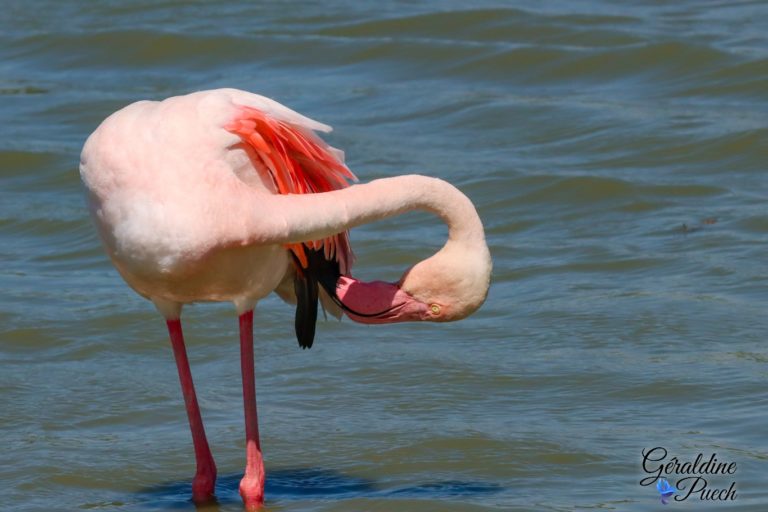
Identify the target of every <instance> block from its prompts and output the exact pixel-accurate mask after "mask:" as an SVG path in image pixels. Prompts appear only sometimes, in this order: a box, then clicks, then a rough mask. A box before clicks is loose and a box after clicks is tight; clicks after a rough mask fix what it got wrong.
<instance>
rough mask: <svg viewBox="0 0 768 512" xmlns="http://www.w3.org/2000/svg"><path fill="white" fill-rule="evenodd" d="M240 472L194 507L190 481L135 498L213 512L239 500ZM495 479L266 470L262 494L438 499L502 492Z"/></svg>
mask: <svg viewBox="0 0 768 512" xmlns="http://www.w3.org/2000/svg"><path fill="white" fill-rule="evenodd" d="M241 478H242V474H239V473H238V474H231V475H223V476H219V478H218V479H217V481H216V499H215V501H213V502H211V503H206V504H204V505H199V506H197V507H195V506H194V505H193V504H192V502H191V500H190V496H191V495H192V486H191V482H190V481H183V482H168V483H164V484H159V485H156V486H152V487H148V488H145V489H143V490H142V491H140V492H139V493H138V496H137V498H138V501H139V502H140V503H141V504H142V505H143V506H144V507H146V508H148V509H152V510H154V509H157V510H192V509H194V508H197V510H199V511H201V512H217V511H219V510H220V507H222V506H226V507H227V508H229V506H230V505H232V504H239V503H241V501H240V495H239V492H238V489H239V484H240V479H241ZM502 489H503V488H502V487H501V486H500V485H498V484H495V483H487V482H470V481H462V480H446V481H438V482H425V483H421V484H415V485H409V486H404V487H394V488H390V489H382V488H380V487H379V486H377V485H376V484H375V482H374V481H372V480H369V479H366V478H360V477H356V476H350V475H345V474H342V473H339V472H338V471H334V470H325V469H319V468H289V469H278V470H274V471H270V472H268V474H267V482H266V488H265V490H264V493H265V494H266V497H267V508H268V507H269V502H273V503H274V502H279V501H292V500H302V499H316V500H326V501H333V500H341V499H351V498H382V499H386V498H398V499H402V498H422V499H425V498H432V499H444V498H455V497H471V496H478V495H488V494H494V493H497V492H501V491H502Z"/></svg>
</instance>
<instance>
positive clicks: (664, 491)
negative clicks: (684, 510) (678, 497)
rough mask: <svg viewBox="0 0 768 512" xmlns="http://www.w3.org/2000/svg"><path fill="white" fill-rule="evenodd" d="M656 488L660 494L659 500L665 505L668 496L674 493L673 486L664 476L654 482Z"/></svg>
mask: <svg viewBox="0 0 768 512" xmlns="http://www.w3.org/2000/svg"><path fill="white" fill-rule="evenodd" d="M656 490H657V491H659V494H661V502H662V503H663V504H664V505H666V504H667V503H669V501H668V500H669V498H670V497H671V496H672V495H673V494H675V488H674V487H672V486H671V485H669V482H667V479H666V478H662V479H661V480H659V481H658V482H656Z"/></svg>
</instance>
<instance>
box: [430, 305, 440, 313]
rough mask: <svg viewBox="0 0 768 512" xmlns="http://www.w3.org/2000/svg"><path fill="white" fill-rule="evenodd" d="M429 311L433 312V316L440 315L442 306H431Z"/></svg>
mask: <svg viewBox="0 0 768 512" xmlns="http://www.w3.org/2000/svg"><path fill="white" fill-rule="evenodd" d="M429 310H430V311H431V312H432V314H433V315H439V314H440V306H439V305H438V304H431V305H430V306H429Z"/></svg>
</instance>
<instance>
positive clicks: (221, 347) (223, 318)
mask: <svg viewBox="0 0 768 512" xmlns="http://www.w3.org/2000/svg"><path fill="white" fill-rule="evenodd" d="M766 20H768V5H766V4H765V3H764V2H748V1H745V2H729V1H725V0H722V1H694V0H685V1H680V2H675V3H664V2H650V1H645V2H643V1H641V2H631V3H614V2H607V1H597V0H596V1H585V2H566V1H562V2H558V1H551V2H544V3H539V2H531V1H522V2H516V3H515V4H514V7H509V6H507V5H506V4H504V3H502V2H491V1H487V2H479V3H473V4H471V5H470V4H469V3H467V2H449V1H446V2H436V3H428V2H421V3H420V2H405V1H402V2H391V3H379V2H372V1H358V2H352V1H347V2H345V1H334V2H295V3H287V2H265V3H258V4H256V3H253V4H252V3H249V2H239V3H234V4H233V3H224V2H181V1H166V2H148V1H144V2H130V3H129V2H117V1H110V2H98V3H97V2H67V1H61V2H57V1H52V0H51V1H27V2H20V1H16V0H6V1H5V2H3V6H2V12H0V119H2V123H0V180H1V181H0V183H2V186H1V187H0V255H1V256H0V258H1V259H0V261H2V265H0V290H2V293H1V294H0V441H2V452H1V453H2V461H3V463H2V464H1V465H0V489H2V498H0V499H1V500H2V505H0V508H2V509H3V510H14V511H38V510H56V509H60V510H81V509H98V510H126V511H159V510H193V509H194V507H193V505H192V504H191V503H190V502H189V501H188V499H189V481H190V479H191V476H192V474H193V472H194V457H193V452H192V447H191V440H190V435H189V432H188V427H187V423H186V416H185V412H184V407H183V403H182V400H181V393H180V391H179V384H178V382H177V378H176V372H175V368H174V363H173V357H172V353H171V350H170V346H169V343H168V342H167V339H166V331H165V326H164V324H163V321H162V319H161V318H160V317H159V316H158V315H157V314H156V312H155V311H154V308H153V307H152V306H151V305H150V304H149V303H147V302H146V301H144V300H143V299H141V298H139V297H138V296H136V295H135V294H134V293H133V292H132V291H131V290H129V289H128V287H127V286H126V285H125V284H124V283H123V282H122V281H121V279H120V278H119V276H118V275H117V273H116V272H115V271H114V270H113V269H112V267H111V266H110V264H109V262H108V261H107V258H106V257H105V256H104V254H103V252H102V250H101V248H100V247H99V244H98V240H97V238H96V236H95V232H94V229H93V226H92V225H91V223H90V220H89V219H88V217H87V211H86V209H85V206H84V201H83V195H82V187H81V185H80V182H79V176H78V172H77V163H78V157H79V151H80V148H81V146H82V144H83V142H84V140H85V138H86V137H87V135H88V134H89V133H90V132H91V131H92V130H93V129H94V128H95V127H96V126H97V124H98V123H99V122H100V121H101V120H102V119H103V118H104V117H106V116H107V115H108V114H110V113H111V112H113V111H115V110H117V109H118V108H120V107H122V106H124V105H126V104H128V103H130V102H133V101H136V100H138V99H144V98H153V99H159V98H163V97H167V96H172V95H176V94H181V93H184V92H189V91H193V90H199V89H209V88H215V87H222V86H231V87H238V88H243V89H248V90H251V91H254V92H259V93H261V94H264V95H267V96H270V97H273V98H275V99H277V100H279V101H281V102H283V103H285V104H287V105H290V106H291V107H293V108H295V109H297V110H299V111H301V112H303V113H305V114H307V115H309V116H311V117H314V118H316V119H318V120H320V121H323V122H326V123H328V124H331V125H333V126H334V127H335V129H336V130H335V132H334V133H333V134H332V135H331V136H330V138H329V140H330V141H331V142H332V143H333V144H334V145H336V146H338V147H341V148H343V149H345V150H346V153H347V161H348V163H349V164H350V166H351V168H352V169H353V170H354V171H355V172H356V173H357V174H358V175H359V176H360V177H361V179H362V180H364V181H367V180H370V179H373V178H377V177H382V176H392V175H396V174H403V173H410V172H419V173H422V174H428V175H433V176H439V177H442V178H444V179H446V180H449V181H451V182H452V183H454V184H456V185H457V186H459V187H460V188H461V189H462V190H464V191H465V192H466V193H467V194H468V195H469V196H470V197H471V198H472V200H473V201H474V202H475V203H476V205H477V207H478V210H479V212H480V214H481V216H482V218H483V220H484V222H485V224H486V229H487V236H488V241H489V244H490V246H491V251H492V254H493V257H494V263H495V267H494V275H493V284H492V288H491V292H490V295H489V297H488V301H487V303H486V304H485V306H484V307H483V308H482V309H481V310H480V312H478V313H477V314H476V315H475V316H473V317H472V318H470V319H468V320H465V321H463V322H460V323H455V324H446V325H435V324H429V325H416V324H407V325H394V326H363V325H357V324H353V323H351V322H349V321H344V322H341V323H338V322H335V321H328V322H321V323H320V325H319V326H318V334H317V339H316V343H315V347H313V348H312V350H311V351H302V350H299V349H298V347H297V344H296V341H295V339H294V337H293V332H292V325H293V324H292V322H293V308H292V307H291V306H288V305H286V304H283V303H282V302H280V301H279V300H278V299H277V298H270V299H269V300H265V301H263V302H262V303H260V305H259V307H258V308H257V314H256V321H255V323H256V339H257V341H256V365H257V388H258V397H259V415H260V421H261V430H262V444H263V447H264V452H265V458H266V467H267V472H268V480H267V509H268V510H274V511H294V510H296V511H298V510H301V511H307V510H308V511H331V510H333V511H359V510H388V511H389V510H401V511H407V510H414V511H417V510H418V511H429V510H436V511H437V510H439V511H480V510H482V511H486V510H499V511H510V510H519V511H529V510H552V511H574V510H583V509H606V510H619V511H648V510H660V509H662V508H663V505H661V504H660V503H659V496H658V493H657V492H656V490H655V486H654V485H651V486H647V487H644V486H641V485H640V484H639V482H640V480H641V479H643V478H645V477H647V476H648V475H647V473H645V472H644V471H643V467H642V451H643V450H644V449H649V448H652V447H655V446H663V447H665V448H666V449H667V450H668V457H667V461H668V460H669V459H671V458H672V457H678V459H680V460H681V461H691V460H693V459H695V457H696V455H698V454H703V456H704V457H705V458H707V457H709V456H710V455H711V454H716V456H717V458H718V460H723V461H728V462H736V468H737V470H736V472H735V474H733V475H725V476H723V475H715V476H708V477H707V479H708V482H709V487H710V488H715V487H717V488H727V487H728V486H729V485H730V484H731V482H736V489H737V496H736V499H735V500H728V501H722V502H715V503H702V502H701V501H699V499H698V495H697V496H694V497H691V498H689V499H687V500H685V501H683V502H673V503H671V504H670V505H668V507H669V509H673V508H674V509H682V510H724V511H725V510H728V511H755V512H757V511H764V510H766V509H768V434H766V424H767V423H768V412H767V411H768V395H766V377H768V351H767V350H766V346H765V342H766V332H768V320H766V315H765V311H766V302H767V300H768V289H767V286H768V278H767V277H766V270H765V268H766V267H765V265H766V247H767V246H766V235H768V211H767V210H766V191H768V178H767V177H766V176H767V175H766V172H765V171H766V165H768V164H767V163H766V162H768V31H766ZM444 236H445V229H444V228H443V226H442V225H441V224H440V222H439V221H438V220H436V219H434V218H432V217H430V216H428V215H425V214H424V215H422V214H413V215H408V216H405V217H403V218H400V219H397V220H392V221H387V222H381V223H378V224H374V225H369V226H365V227H361V228H359V229H356V230H354V231H353V233H352V242H353V245H354V247H355V250H356V252H357V254H358V264H357V267H356V270H355V272H356V274H357V275H359V276H360V277H362V278H365V279H372V278H384V279H396V278H397V277H398V276H399V274H400V271H401V270H402V269H403V268H404V267H406V266H407V265H409V264H411V263H413V262H415V261H416V260H417V259H420V258H422V257H424V256H426V255H428V254H429V253H430V252H432V251H434V250H435V249H436V248H438V247H439V246H440V245H441V243H442V241H443V238H444ZM185 311H186V313H185V318H184V319H185V330H186V333H187V337H188V349H189V353H190V359H191V362H192V370H193V373H194V376H195V379H196V383H197V387H198V393H199V398H200V401H201V406H202V409H203V417H204V420H205V422H206V426H207V428H208V433H209V438H210V440H211V444H212V449H213V452H214V455H215V457H216V459H217V463H218V467H219V473H220V475H221V477H220V481H219V486H218V487H217V494H218V497H219V505H218V506H217V507H213V508H211V509H209V510H221V511H236V510H240V507H241V505H240V500H239V497H238V496H237V482H238V480H239V477H240V475H241V472H242V469H243V465H244V439H243V438H244V434H243V425H242V402H241V396H240V377H239V360H238V344H237V322H236V317H235V314H234V311H233V308H232V307H231V306H229V305H226V304H223V305H211V304H208V305H198V306H193V307H189V308H187V309H186V310H185ZM667 477H668V478H669V479H670V481H672V482H673V483H674V482H675V481H676V480H678V479H679V478H681V476H680V475H667Z"/></svg>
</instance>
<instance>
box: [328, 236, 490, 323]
mask: <svg viewBox="0 0 768 512" xmlns="http://www.w3.org/2000/svg"><path fill="white" fill-rule="evenodd" d="M490 276H491V257H490V253H489V252H488V247H487V246H486V245H485V242H484V241H482V243H481V244H475V246H471V247H470V246H467V245H466V244H460V243H458V242H453V243H448V244H446V246H445V247H443V248H442V249H441V250H440V251H439V252H437V253H436V254H434V255H433V256H431V257H429V258H427V259H425V260H423V261H420V262H419V263H417V264H416V265H414V266H412V267H411V268H409V269H408V270H406V271H405V273H404V274H403V276H402V277H401V278H400V280H399V281H398V282H396V283H386V282H383V281H374V282H370V283H366V282H363V281H359V280H357V279H354V278H352V277H346V276H343V277H341V278H339V281H338V283H337V287H336V295H337V297H338V298H339V300H340V301H341V303H342V305H343V306H342V307H343V308H344V310H345V312H346V314H347V316H349V317H350V318H351V319H352V320H354V321H356V322H361V323H393V322H411V321H431V322H450V321H453V320H461V319H462V318H466V317H468V316H469V315H471V314H472V313H474V312H475V311H477V309H478V308H479V307H480V306H481V305H482V304H483V302H484V301H485V298H486V296H487V294H488V286H489V283H490Z"/></svg>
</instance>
